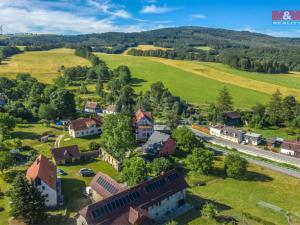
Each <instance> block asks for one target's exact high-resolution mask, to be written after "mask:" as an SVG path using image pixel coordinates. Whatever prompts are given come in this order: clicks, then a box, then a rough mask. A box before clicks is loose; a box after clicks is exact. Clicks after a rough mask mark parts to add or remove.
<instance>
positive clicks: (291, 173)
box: [206, 144, 300, 179]
mask: <svg viewBox="0 0 300 225" xmlns="http://www.w3.org/2000/svg"><path fill="white" fill-rule="evenodd" d="M206 147H208V148H210V149H212V150H214V151H216V152H220V153H222V154H224V155H227V154H228V152H226V150H224V149H222V148H218V147H216V146H213V145H210V144H206ZM242 157H243V158H245V159H247V161H248V162H250V163H253V164H256V165H258V166H262V167H265V168H268V169H271V170H274V171H276V172H279V173H283V174H286V175H289V176H292V177H296V178H299V179H300V172H298V171H295V170H292V169H288V168H285V167H281V166H277V165H274V164H272V163H268V162H263V161H260V160H255V159H253V158H250V157H247V156H245V155H243V156H242Z"/></svg>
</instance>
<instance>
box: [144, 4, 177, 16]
mask: <svg viewBox="0 0 300 225" xmlns="http://www.w3.org/2000/svg"><path fill="white" fill-rule="evenodd" d="M174 10H176V8H171V7H166V6H161V7H160V6H156V5H154V4H152V5H146V6H144V7H143V8H142V10H141V11H140V13H142V14H146V13H157V14H158V13H166V12H171V11H174Z"/></svg>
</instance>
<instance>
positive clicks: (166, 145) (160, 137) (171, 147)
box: [142, 131, 176, 156]
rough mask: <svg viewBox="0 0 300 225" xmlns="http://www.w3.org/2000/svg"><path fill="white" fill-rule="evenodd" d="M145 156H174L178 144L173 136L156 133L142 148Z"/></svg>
mask: <svg viewBox="0 0 300 225" xmlns="http://www.w3.org/2000/svg"><path fill="white" fill-rule="evenodd" d="M142 149H143V153H144V154H150V155H153V156H169V155H174V154H175V151H176V142H175V141H174V140H173V139H172V138H171V135H169V134H166V133H162V132H158V131H154V133H153V134H152V135H151V136H150V138H149V139H148V141H147V142H146V143H145V144H144V145H143V147H142Z"/></svg>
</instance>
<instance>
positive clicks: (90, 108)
mask: <svg viewBox="0 0 300 225" xmlns="http://www.w3.org/2000/svg"><path fill="white" fill-rule="evenodd" d="M84 112H85V113H100V112H101V108H100V105H99V104H98V103H97V102H87V103H86V104H85V107H84Z"/></svg>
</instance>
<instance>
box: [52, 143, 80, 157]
mask: <svg viewBox="0 0 300 225" xmlns="http://www.w3.org/2000/svg"><path fill="white" fill-rule="evenodd" d="M51 152H52V156H53V157H54V159H55V161H58V160H64V159H70V158H79V157H80V153H79V149H78V146H77V145H71V146H66V147H61V148H53V149H52V150H51Z"/></svg>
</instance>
